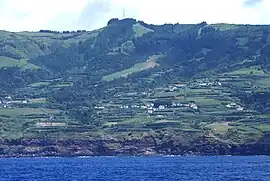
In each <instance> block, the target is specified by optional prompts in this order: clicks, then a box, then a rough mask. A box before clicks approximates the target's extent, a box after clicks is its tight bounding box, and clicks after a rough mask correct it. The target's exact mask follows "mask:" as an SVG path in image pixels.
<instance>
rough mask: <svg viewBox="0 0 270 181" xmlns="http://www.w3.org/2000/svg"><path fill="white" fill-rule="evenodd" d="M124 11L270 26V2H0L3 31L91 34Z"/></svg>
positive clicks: (165, 19)
mask: <svg viewBox="0 0 270 181" xmlns="http://www.w3.org/2000/svg"><path fill="white" fill-rule="evenodd" d="M247 7H252V8H247ZM123 9H125V10H126V17H131V18H135V19H138V20H143V21H145V22H146V23H152V24H164V23H199V22H202V21H207V22H208V23H237V24H270V1H269V0H203V1H202V0H68V1H67V0H46V1H44V0H23V1H22V0H0V29H5V30H9V31H23V30H28V31H38V30H40V29H52V30H76V29H87V30H92V29H95V28H100V27H102V26H105V25H106V24H107V22H108V20H109V19H111V18H115V17H116V18H122V14H123Z"/></svg>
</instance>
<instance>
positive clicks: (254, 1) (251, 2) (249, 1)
mask: <svg viewBox="0 0 270 181" xmlns="http://www.w3.org/2000/svg"><path fill="white" fill-rule="evenodd" d="M262 2H263V0H246V1H245V2H244V7H254V6H256V5H258V4H260V3H262Z"/></svg>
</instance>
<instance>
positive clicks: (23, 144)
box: [0, 136, 270, 158]
mask: <svg viewBox="0 0 270 181" xmlns="http://www.w3.org/2000/svg"><path fill="white" fill-rule="evenodd" d="M160 155H179V156H187V155H193V156H216V155H232V156H249V155H270V142H269V140H268V139H265V138H264V139H261V140H259V141H257V142H255V143H248V144H237V145H232V144H225V143H221V142H218V141H216V140H212V139H209V138H205V137H200V138H198V139H196V140H194V141H192V142H189V143H188V144H183V143H181V141H178V140H158V139H156V138H155V137H153V136H148V137H143V138H140V139H126V140H118V139H104V140H93V139H89V140H86V139H84V140H78V139H72V140H71V139H66V140H61V139H58V140H55V139H46V140H45V139H18V140H3V139H2V140H1V139H0V158H1V157H2V158H6V157H78V156H160Z"/></svg>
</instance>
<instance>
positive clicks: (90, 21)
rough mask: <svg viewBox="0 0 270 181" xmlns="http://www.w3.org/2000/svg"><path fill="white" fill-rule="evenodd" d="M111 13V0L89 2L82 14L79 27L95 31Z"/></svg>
mask: <svg viewBox="0 0 270 181" xmlns="http://www.w3.org/2000/svg"><path fill="white" fill-rule="evenodd" d="M110 11H111V1H110V0H94V1H93V2H89V3H88V4H87V6H86V7H85V8H84V9H83V11H82V13H81V14H80V17H79V19H78V22H77V23H78V26H80V27H83V29H94V28H96V27H98V26H99V23H100V22H101V21H102V20H103V19H104V18H105V17H106V14H107V13H109V12H110Z"/></svg>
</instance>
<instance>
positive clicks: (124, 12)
mask: <svg viewBox="0 0 270 181" xmlns="http://www.w3.org/2000/svg"><path fill="white" fill-rule="evenodd" d="M125 18H126V10H125V8H123V19H125Z"/></svg>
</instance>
